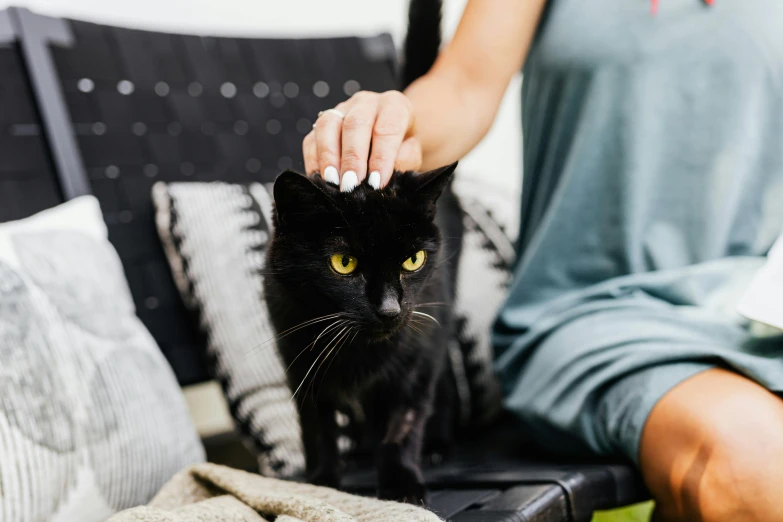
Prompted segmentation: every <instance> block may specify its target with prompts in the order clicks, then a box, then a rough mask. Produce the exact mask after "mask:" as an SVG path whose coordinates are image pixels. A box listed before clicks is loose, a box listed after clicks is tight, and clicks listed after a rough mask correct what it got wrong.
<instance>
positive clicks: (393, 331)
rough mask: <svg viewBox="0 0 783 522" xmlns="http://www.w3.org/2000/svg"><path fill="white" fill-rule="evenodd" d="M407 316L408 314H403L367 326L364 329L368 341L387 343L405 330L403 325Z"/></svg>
mask: <svg viewBox="0 0 783 522" xmlns="http://www.w3.org/2000/svg"><path fill="white" fill-rule="evenodd" d="M408 316H409V314H407V313H403V314H401V315H400V316H399V317H397V318H395V319H392V320H385V321H381V322H376V323H373V324H372V325H368V327H367V328H366V332H367V334H366V337H367V338H368V340H370V341H373V342H382V341H388V340H389V339H391V338H392V337H394V336H395V335H397V334H398V333H400V332H401V331H402V330H403V329H404V328H405V325H406V324H407V323H408V320H409V317H408Z"/></svg>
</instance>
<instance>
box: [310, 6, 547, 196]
mask: <svg viewBox="0 0 783 522" xmlns="http://www.w3.org/2000/svg"><path fill="white" fill-rule="evenodd" d="M546 1H547V0H527V1H525V2H520V1H519V0H492V1H491V2H487V1H485V0H469V1H468V3H467V5H466V7H465V12H464V14H463V15H462V20H461V21H460V24H459V27H458V28H457V31H456V33H455V34H454V38H453V39H452V41H451V43H450V44H449V45H447V46H446V47H445V49H444V50H443V51H442V52H441V53H440V55H439V56H438V59H437V60H436V62H435V65H433V67H432V69H431V70H430V71H429V72H428V73H427V74H425V75H424V76H422V77H421V78H419V79H418V80H416V81H415V82H413V83H412V84H411V85H409V86H408V88H407V89H406V90H405V94H403V93H401V92H397V91H388V92H385V93H382V94H376V93H371V92H360V93H357V94H355V95H354V96H352V97H351V98H349V99H348V100H346V101H344V102H343V103H341V104H339V105H338V106H337V107H335V108H334V109H330V110H327V111H324V112H323V113H321V115H320V116H319V118H318V120H317V121H316V123H315V126H314V128H313V130H312V131H311V132H310V134H308V135H307V136H306V137H305V140H304V144H303V146H302V150H303V152H304V160H305V169H306V170H307V174H309V175H311V174H313V173H315V172H320V173H321V175H322V176H323V177H324V179H326V181H328V182H330V183H334V184H335V185H339V186H340V188H341V189H342V190H343V191H344V192H350V191H352V190H353V189H354V188H356V186H358V185H359V183H362V182H363V181H364V180H365V179H367V183H368V184H369V185H370V186H371V187H373V188H376V189H378V188H381V187H384V186H385V185H386V184H387V183H388V182H389V179H390V178H391V175H392V172H393V171H394V170H429V169H434V168H437V167H440V166H443V165H448V164H449V163H453V162H454V161H456V160H458V159H460V158H462V157H463V156H464V155H465V154H467V153H468V152H469V151H470V150H471V149H472V148H473V147H475V146H476V144H477V143H478V142H479V141H480V140H481V138H483V137H484V135H485V134H486V133H487V131H488V130H489V128H490V126H491V125H492V120H493V119H494V118H495V114H496V113H497V110H498V107H499V106H500V102H501V100H502V99H503V94H504V93H505V91H506V87H507V85H508V82H509V81H510V80H511V77H512V76H513V75H514V74H515V73H516V72H517V71H519V70H520V69H521V67H522V63H523V62H524V58H525V55H526V54H527V51H528V49H529V48H530V43H531V41H532V40H533V36H534V35H535V32H536V26H537V25H538V20H539V18H540V16H541V12H542V11H543V9H544V6H545V5H546Z"/></svg>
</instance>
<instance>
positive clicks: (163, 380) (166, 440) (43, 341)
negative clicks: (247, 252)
mask: <svg viewBox="0 0 783 522" xmlns="http://www.w3.org/2000/svg"><path fill="white" fill-rule="evenodd" d="M203 460H204V450H203V448H202V446H201V442H200V440H199V438H198V435H197V434H196V431H195V429H194V427H193V425H192V423H191V421H190V418H189V416H188V412H187V408H186V404H185V401H184V398H183V396H182V392H181V390H180V388H179V386H178V385H177V381H176V379H175V377H174V374H173V372H172V371H171V369H170V367H169V366H168V363H167V362H166V360H165V359H164V357H163V356H162V354H161V353H160V350H159V349H158V347H157V346H156V344H155V341H154V340H153V339H152V337H151V336H150V335H149V333H148V332H147V330H146V329H145V328H144V326H143V325H142V324H141V322H140V321H139V319H138V318H137V317H136V315H135V309H134V305H133V301H132V299H131V295H130V291H129V289H128V285H127V283H126V281H125V278H124V274H123V269H122V265H121V263H120V260H119V257H118V256H117V253H116V252H115V251H114V249H113V248H112V246H111V244H110V243H109V242H108V240H107V231H106V226H105V225H104V222H103V218H102V216H101V211H100V208H99V206H98V202H97V200H96V199H95V198H93V197H92V196H84V197H81V198H77V199H75V200H73V201H70V202H68V203H65V204H63V205H60V206H58V207H56V208H53V209H50V210H47V211H44V212H41V213H40V214H37V215H35V216H32V217H30V218H28V219H24V220H21V221H15V222H10V223H3V224H0V520H8V521H12V520H13V521H14V522H27V521H30V522H32V521H40V520H48V521H52V522H56V521H74V520H78V521H80V522H91V521H96V522H97V521H100V520H105V519H106V518H107V517H108V516H110V515H111V514H112V513H114V512H116V511H119V510H122V509H125V508H129V507H131V506H136V505H139V504H144V503H146V502H147V501H148V500H150V498H151V497H152V496H153V495H154V494H155V493H156V492H157V491H158V489H159V488H160V486H162V485H163V484H164V483H165V482H166V481H167V480H168V479H169V478H170V477H171V476H172V475H173V474H174V473H176V472H177V471H179V470H180V469H181V468H183V467H185V466H187V465H189V464H192V463H196V462H201V461H203Z"/></svg>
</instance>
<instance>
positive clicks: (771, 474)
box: [639, 369, 783, 522]
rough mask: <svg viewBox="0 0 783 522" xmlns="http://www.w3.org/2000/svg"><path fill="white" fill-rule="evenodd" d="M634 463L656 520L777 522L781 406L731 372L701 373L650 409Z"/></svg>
mask: <svg viewBox="0 0 783 522" xmlns="http://www.w3.org/2000/svg"><path fill="white" fill-rule="evenodd" d="M639 464H640V467H641V470H642V474H643V475H644V479H645V481H646V483H647V485H648V487H649V488H650V491H651V492H652V494H653V496H654V498H655V499H656V503H657V506H658V507H657V511H656V520H660V521H686V520H687V521H700V520H703V521H727V520H731V521H736V522H744V521H756V520H759V521H761V520H763V521H767V522H775V521H783V493H781V491H783V401H782V400H781V399H780V398H779V397H778V396H776V395H775V394H773V393H771V392H769V391H768V390H767V389H765V388H764V387H762V386H760V385H759V384H757V383H755V382H753V381H751V380H750V379H747V378H745V377H742V376H740V375H738V374H735V373H733V372H730V371H727V370H722V369H712V370H707V371H705V372H701V373H699V374H697V375H695V376H693V377H691V378H689V379H687V380H685V381H683V382H681V383H680V384H678V385H677V386H675V387H674V388H672V389H671V390H670V391H669V392H668V393H666V394H665V395H664V396H663V397H662V398H661V399H660V401H658V403H657V404H656V405H655V406H654V407H653V409H652V411H651V412H650V415H649V417H648V418H647V422H646V423H645V425H644V429H643V431H642V436H641V442H640V449H639Z"/></svg>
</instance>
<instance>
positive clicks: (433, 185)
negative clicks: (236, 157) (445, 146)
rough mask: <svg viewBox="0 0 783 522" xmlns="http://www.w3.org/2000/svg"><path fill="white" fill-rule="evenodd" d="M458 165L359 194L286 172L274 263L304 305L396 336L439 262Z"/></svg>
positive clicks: (407, 175) (279, 194)
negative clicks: (442, 219)
mask: <svg viewBox="0 0 783 522" xmlns="http://www.w3.org/2000/svg"><path fill="white" fill-rule="evenodd" d="M455 168H456V164H453V165H449V166H448V167H444V168H441V169H437V170H434V171H430V172H426V173H422V174H414V173H412V172H404V173H395V174H394V176H392V178H391V181H390V182H389V184H388V185H387V186H386V187H385V188H383V189H381V190H374V189H372V188H370V187H369V186H368V185H367V184H362V185H360V186H358V187H357V188H356V189H355V190H354V191H353V192H351V193H343V192H340V190H339V188H338V187H337V186H335V185H331V184H329V183H326V182H325V181H324V180H323V179H322V178H321V177H320V176H318V175H316V176H314V177H312V178H307V177H305V176H302V175H301V174H297V173H295V172H291V171H288V172H284V173H283V174H281V175H280V176H279V177H278V178H277V180H276V181H275V188H274V197H275V216H274V221H275V234H274V239H273V241H272V244H271V245H270V249H269V265H268V268H269V269H270V270H271V273H272V274H274V277H275V279H276V280H277V281H279V282H280V283H282V284H283V285H284V286H285V288H286V291H287V292H292V293H295V294H296V295H297V298H298V299H299V300H301V306H303V307H307V306H312V307H313V308H316V309H318V310H319V311H321V312H322V313H337V312H340V313H343V314H348V316H349V317H350V318H351V319H352V320H353V321H354V325H355V326H357V327H358V328H359V329H360V330H361V331H362V332H363V333H364V334H365V335H367V336H369V337H374V338H379V339H380V338H385V337H387V336H388V335H391V334H392V333H394V332H395V331H397V329H399V328H400V327H401V326H402V325H403V324H405V322H406V321H407V319H408V318H409V317H410V314H411V313H412V311H413V307H414V305H415V304H416V302H417V301H416V300H417V296H418V294H419V292H420V290H421V289H422V286H423V285H424V283H425V281H426V280H427V279H428V278H429V276H430V275H431V274H432V272H433V270H434V269H435V267H436V264H437V262H438V251H439V249H440V244H441V238H440V234H439V232H438V228H437V226H436V225H435V222H434V219H435V212H436V202H437V200H438V197H439V196H440V195H441V192H442V191H443V189H444V188H445V187H446V185H447V184H448V181H449V179H450V178H451V175H452V173H453V172H454V169H455Z"/></svg>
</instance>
